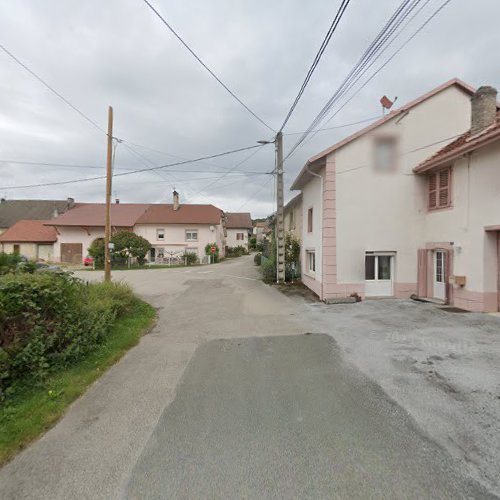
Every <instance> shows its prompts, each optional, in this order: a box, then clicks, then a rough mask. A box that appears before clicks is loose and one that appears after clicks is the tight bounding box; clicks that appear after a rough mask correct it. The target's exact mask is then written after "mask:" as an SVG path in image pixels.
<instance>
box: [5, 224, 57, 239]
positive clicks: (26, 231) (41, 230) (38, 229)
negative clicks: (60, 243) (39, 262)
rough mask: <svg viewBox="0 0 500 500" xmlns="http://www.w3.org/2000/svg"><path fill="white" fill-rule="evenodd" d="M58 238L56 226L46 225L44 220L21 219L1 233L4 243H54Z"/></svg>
mask: <svg viewBox="0 0 500 500" xmlns="http://www.w3.org/2000/svg"><path fill="white" fill-rule="evenodd" d="M56 240H57V234H56V230H55V228H53V227H50V226H46V225H45V221H43V220H20V221H17V222H16V223H15V224H14V225H13V226H11V227H10V228H9V229H7V231H5V232H4V233H2V234H0V242H3V243H7V242H8V243H22V242H25V243H53V242H54V241H56Z"/></svg>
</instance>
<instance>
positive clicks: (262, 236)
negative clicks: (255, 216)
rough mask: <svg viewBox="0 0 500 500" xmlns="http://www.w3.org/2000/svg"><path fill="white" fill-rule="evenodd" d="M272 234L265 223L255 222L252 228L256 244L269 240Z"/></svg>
mask: <svg viewBox="0 0 500 500" xmlns="http://www.w3.org/2000/svg"><path fill="white" fill-rule="evenodd" d="M272 232H273V230H272V229H271V227H270V226H269V223H268V222H267V221H263V222H256V223H255V225H254V227H253V235H254V236H255V238H256V239H257V243H262V242H263V241H264V240H267V239H269V236H270V234H271V233H272Z"/></svg>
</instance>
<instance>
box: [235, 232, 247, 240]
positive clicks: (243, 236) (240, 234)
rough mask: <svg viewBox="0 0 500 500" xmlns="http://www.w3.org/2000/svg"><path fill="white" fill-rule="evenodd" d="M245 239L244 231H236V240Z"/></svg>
mask: <svg viewBox="0 0 500 500" xmlns="http://www.w3.org/2000/svg"><path fill="white" fill-rule="evenodd" d="M244 239H245V233H236V240H237V241H243V240H244Z"/></svg>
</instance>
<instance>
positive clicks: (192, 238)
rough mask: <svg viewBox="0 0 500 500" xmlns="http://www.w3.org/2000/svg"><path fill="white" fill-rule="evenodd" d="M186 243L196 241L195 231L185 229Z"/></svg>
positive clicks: (196, 232) (196, 234)
mask: <svg viewBox="0 0 500 500" xmlns="http://www.w3.org/2000/svg"><path fill="white" fill-rule="evenodd" d="M186 241H198V231H197V230H196V229H187V230H186Z"/></svg>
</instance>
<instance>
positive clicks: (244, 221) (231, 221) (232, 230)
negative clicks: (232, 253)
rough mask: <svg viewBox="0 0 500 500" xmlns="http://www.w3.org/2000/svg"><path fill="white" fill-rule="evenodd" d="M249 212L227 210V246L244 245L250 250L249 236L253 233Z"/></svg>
mask: <svg viewBox="0 0 500 500" xmlns="http://www.w3.org/2000/svg"><path fill="white" fill-rule="evenodd" d="M252 227H253V224H252V217H251V216H250V213H249V212H226V246H227V247H229V248H231V247H237V246H244V247H245V248H246V249H247V250H248V236H249V234H252Z"/></svg>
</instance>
